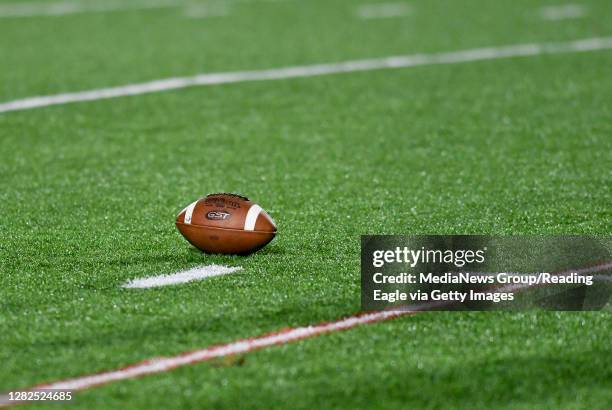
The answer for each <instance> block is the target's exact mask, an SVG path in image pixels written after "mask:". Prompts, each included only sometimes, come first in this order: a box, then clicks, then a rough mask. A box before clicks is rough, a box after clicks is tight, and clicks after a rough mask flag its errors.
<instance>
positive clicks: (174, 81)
mask: <svg viewBox="0 0 612 410" xmlns="http://www.w3.org/2000/svg"><path fill="white" fill-rule="evenodd" d="M609 49H612V37H596V38H588V39H582V40H574V41H569V42H562V43H533V44H518V45H511V46H502V47H488V48H476V49H469V50H462V51H453V52H446V53H434V54H413V55H405V56H393V57H384V58H374V59H369V60H353V61H344V62H338V63H330V64H315V65H304V66H294V67H284V68H273V69H266V70H255V71H233V72H232V71H231V72H220V73H210V74H200V75H195V76H192V77H173V78H166V79H161V80H155V81H150V82H145V83H137V84H128V85H123V86H119V87H110V88H101V89H95V90H89V91H79V92H74V93H67V94H55V95H46V96H39V97H30V98H24V99H20V100H14V101H8V102H4V103H0V113H2V112H8V111H19V110H28V109H33V108H40V107H48V106H52V105H62V104H69V103H76V102H85V101H96V100H103V99H108V98H117V97H126V96H134V95H141V94H149V93H156V92H161V91H168V90H177V89H181V88H188V87H197V86H210V85H218V84H229V83H240V82H249V81H269V80H282V79H288V78H304V77H315V76H323V75H330V74H341V73H352V72H359V71H372V70H385V69H398V68H407V67H417V66H426V65H438V64H459V63H467V62H473V61H485V60H498V59H503V58H513V57H531V56H540V55H544V54H560V53H580V52H587V51H595V50H609Z"/></svg>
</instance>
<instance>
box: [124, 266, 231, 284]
mask: <svg viewBox="0 0 612 410" xmlns="http://www.w3.org/2000/svg"><path fill="white" fill-rule="evenodd" d="M241 269H242V268H241V267H240V266H222V265H208V266H200V267H197V268H193V269H189V270H185V271H181V272H176V273H171V274H168V275H158V276H151V277H148V278H139V279H133V280H131V281H129V282H127V283H126V284H124V285H123V286H122V287H124V288H129V289H144V288H156V287H159V286H168V285H177V284H180V283H187V282H192V281H194V280H202V279H206V278H212V277H214V276H220V275H227V274H230V273H233V272H237V271H239V270H241Z"/></svg>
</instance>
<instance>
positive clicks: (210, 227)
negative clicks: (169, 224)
mask: <svg viewBox="0 0 612 410" xmlns="http://www.w3.org/2000/svg"><path fill="white" fill-rule="evenodd" d="M176 225H177V226H178V225H182V226H193V227H195V228H208V229H219V230H221V231H233V232H246V233H272V234H277V233H278V231H277V230H274V231H257V230H252V231H247V230H245V229H236V228H221V227H219V226H211V225H196V224H192V223H190V224H187V223H184V222H179V221H176Z"/></svg>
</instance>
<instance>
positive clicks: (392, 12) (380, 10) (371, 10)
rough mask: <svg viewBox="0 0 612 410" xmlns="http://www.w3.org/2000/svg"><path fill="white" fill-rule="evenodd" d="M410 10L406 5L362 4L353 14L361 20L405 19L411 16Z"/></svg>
mask: <svg viewBox="0 0 612 410" xmlns="http://www.w3.org/2000/svg"><path fill="white" fill-rule="evenodd" d="M411 12H412V9H411V8H410V6H409V5H408V4H406V3H373V4H362V5H360V6H359V7H357V10H356V11H355V14H356V15H357V17H358V18H360V19H363V20H373V19H385V18H392V17H405V16H408V15H409V14H411Z"/></svg>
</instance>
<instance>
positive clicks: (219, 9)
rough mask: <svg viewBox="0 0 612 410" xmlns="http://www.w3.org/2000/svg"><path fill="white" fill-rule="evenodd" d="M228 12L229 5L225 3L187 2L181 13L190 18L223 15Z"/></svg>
mask: <svg viewBox="0 0 612 410" xmlns="http://www.w3.org/2000/svg"><path fill="white" fill-rule="evenodd" d="M229 14H230V8H229V5H228V4H225V3H212V4H188V5H186V6H185V7H184V8H183V15H184V16H185V17H188V18H192V19H202V18H210V17H225V16H228V15H229Z"/></svg>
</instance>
